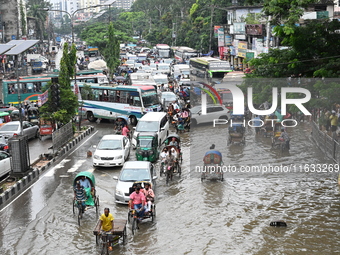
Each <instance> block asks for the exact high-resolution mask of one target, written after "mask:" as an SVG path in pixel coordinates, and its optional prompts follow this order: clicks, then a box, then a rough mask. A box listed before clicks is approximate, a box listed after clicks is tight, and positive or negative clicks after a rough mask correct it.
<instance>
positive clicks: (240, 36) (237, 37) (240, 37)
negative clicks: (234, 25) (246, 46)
mask: <svg viewBox="0 0 340 255" xmlns="http://www.w3.org/2000/svg"><path fill="white" fill-rule="evenodd" d="M234 38H235V39H237V40H245V39H246V35H235V36H234Z"/></svg>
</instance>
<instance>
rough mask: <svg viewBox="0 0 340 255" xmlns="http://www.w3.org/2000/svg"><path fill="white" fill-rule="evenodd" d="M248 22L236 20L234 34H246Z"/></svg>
mask: <svg viewBox="0 0 340 255" xmlns="http://www.w3.org/2000/svg"><path fill="white" fill-rule="evenodd" d="M245 26H246V23H245V22H234V34H241V35H243V34H245V33H246V30H245Z"/></svg>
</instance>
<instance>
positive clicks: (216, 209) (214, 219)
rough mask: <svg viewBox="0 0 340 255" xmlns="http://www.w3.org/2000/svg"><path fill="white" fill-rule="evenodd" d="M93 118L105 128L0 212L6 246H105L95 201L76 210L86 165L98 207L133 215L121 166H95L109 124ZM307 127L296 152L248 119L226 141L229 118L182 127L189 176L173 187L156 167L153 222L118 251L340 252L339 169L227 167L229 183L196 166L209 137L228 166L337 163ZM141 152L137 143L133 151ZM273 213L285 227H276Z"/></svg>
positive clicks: (22, 250) (5, 250)
mask: <svg viewBox="0 0 340 255" xmlns="http://www.w3.org/2000/svg"><path fill="white" fill-rule="evenodd" d="M91 125H94V126H95V130H97V131H98V132H97V131H95V132H94V133H93V134H92V135H90V136H89V137H87V138H85V139H84V140H83V141H82V142H81V143H80V147H78V148H76V149H75V150H73V151H71V154H70V155H67V156H65V158H63V159H61V160H60V161H59V162H56V164H55V165H54V166H53V167H51V168H50V170H48V171H47V172H46V173H45V174H44V176H43V177H41V178H40V179H39V180H38V182H36V183H35V184H34V185H33V186H32V188H31V189H29V190H27V191H26V192H25V193H24V194H23V195H22V196H20V197H19V198H18V199H17V200H15V201H14V202H13V203H12V204H10V205H9V206H8V207H6V208H4V209H3V210H2V211H1V212H0V218H1V222H0V233H1V236H0V254H4V255H5V254H6V255H7V254H8V255H14V254H15V255H22V254H25V255H26V254H32V255H35V254H39V255H44V254H46V255H50V254H78V253H79V254H100V249H99V247H98V246H96V243H95V236H94V235H93V229H94V227H95V225H96V222H97V219H98V217H99V215H96V212H95V209H94V208H91V209H89V210H88V211H86V212H85V214H84V218H83V220H82V221H81V225H80V226H78V223H77V218H76V216H74V215H73V212H72V199H73V191H72V183H73V179H74V177H75V176H76V174H77V173H79V172H80V171H93V173H94V175H95V178H96V190H97V194H98V195H99V199H100V213H102V212H103V209H104V208H105V207H109V208H110V209H111V213H112V214H113V216H114V217H115V218H116V219H127V206H125V205H117V204H115V202H114V189H115V185H116V181H114V180H113V176H118V175H119V172H120V168H100V169H93V167H92V159H91V158H87V157H86V152H87V151H88V150H89V149H91V146H92V145H94V144H97V143H98V142H99V140H100V138H101V137H102V136H103V135H104V134H107V133H109V132H110V130H111V128H112V124H110V123H96V124H92V123H91ZM310 131H311V130H310V126H309V124H308V123H301V124H299V125H298V126H297V127H296V128H294V129H290V130H288V133H289V135H290V137H291V150H290V151H289V153H288V152H283V153H281V152H279V151H277V150H274V149H272V148H271V140H270V138H265V137H262V136H256V135H255V132H254V130H253V129H251V128H248V129H247V131H246V143H245V145H240V144H232V145H229V146H227V143H226V139H227V126H219V127H216V128H213V127H212V126H210V125H209V126H199V127H196V128H193V129H192V132H190V133H183V134H180V136H181V138H182V151H183V163H182V177H181V178H179V177H178V176H175V177H174V180H173V181H172V182H171V183H170V184H169V185H168V186H167V185H166V184H165V179H164V177H159V172H158V179H157V187H156V190H155V192H156V198H157V200H156V211H157V218H156V220H155V222H151V220H145V221H143V222H142V223H141V224H140V229H139V230H138V231H137V234H136V235H135V236H133V235H132V233H131V225H130V224H128V225H127V227H128V238H127V243H126V245H123V244H120V245H118V246H115V247H114V248H113V251H112V252H111V253H112V254H145V253H148V254H259V255H261V254H292V255H293V254H294V255H296V254H339V253H340V239H339V231H340V227H339V224H338V223H339V220H340V216H339V212H340V205H339V194H340V193H339V187H338V185H337V176H338V175H337V173H322V174H320V173H310V172H309V173H283V174H277V173H275V174H270V173H264V174H262V173H231V174H228V173H225V174H224V178H225V180H224V181H223V182H221V181H217V180H205V181H204V182H201V179H200V176H201V175H200V173H198V172H196V171H195V166H197V165H202V160H203V156H204V154H205V152H206V151H207V150H209V147H210V145H211V144H215V146H216V149H217V150H220V151H221V152H222V155H223V161H224V165H234V166H237V167H241V166H242V165H249V166H250V165H259V164H261V163H262V164H285V165H286V164H311V163H327V164H331V163H332V162H331V161H329V160H328V159H327V158H325V157H324V155H323V153H322V152H320V151H319V150H318V149H317V148H316V146H315V145H314V144H313V142H312V141H311V140H310ZM190 145H191V146H190ZM134 154H135V151H134V150H132V149H131V154H130V160H134V159H135V155H134ZM157 169H158V168H157ZM274 220H284V221H285V222H286V223H287V224H288V227H287V228H276V227H270V226H269V223H270V222H271V221H274Z"/></svg>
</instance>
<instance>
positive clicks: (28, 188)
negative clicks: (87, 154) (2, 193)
mask: <svg viewBox="0 0 340 255" xmlns="http://www.w3.org/2000/svg"><path fill="white" fill-rule="evenodd" d="M97 133H98V130H97V131H96V132H95V133H94V134H93V135H91V136H90V137H89V138H88V139H86V141H84V142H83V143H82V144H81V145H79V147H78V148H77V149H75V150H74V151H73V152H75V151H77V150H78V149H79V148H80V147H81V146H82V145H83V144H84V143H86V142H87V141H88V140H90V139H91V138H92V137H93V136H94V135H95V134H97ZM73 152H72V153H73ZM72 153H70V154H69V155H71V154H72ZM41 180H43V178H39V179H38V180H37V181H36V182H34V183H32V184H31V185H30V186H29V187H27V189H25V191H24V192H22V193H20V194H19V195H18V196H17V197H16V198H14V199H13V200H12V201H11V202H10V203H9V204H8V205H6V206H5V207H4V208H2V209H1V210H0V212H2V211H4V210H6V208H8V207H9V206H10V205H11V204H13V203H14V202H15V201H16V200H17V199H19V197H21V196H22V195H23V194H25V193H26V192H27V191H29V190H30V189H32V187H33V186H34V185H36V184H37V183H38V182H40V181H41Z"/></svg>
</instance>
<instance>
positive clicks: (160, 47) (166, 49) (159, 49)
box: [155, 44, 171, 58]
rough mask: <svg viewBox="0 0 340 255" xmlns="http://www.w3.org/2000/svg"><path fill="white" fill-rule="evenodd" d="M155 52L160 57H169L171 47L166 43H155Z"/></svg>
mask: <svg viewBox="0 0 340 255" xmlns="http://www.w3.org/2000/svg"><path fill="white" fill-rule="evenodd" d="M155 48H156V53H157V54H158V57H160V58H170V57H171V48H170V46H169V45H167V44H157V45H156V47H155Z"/></svg>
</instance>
